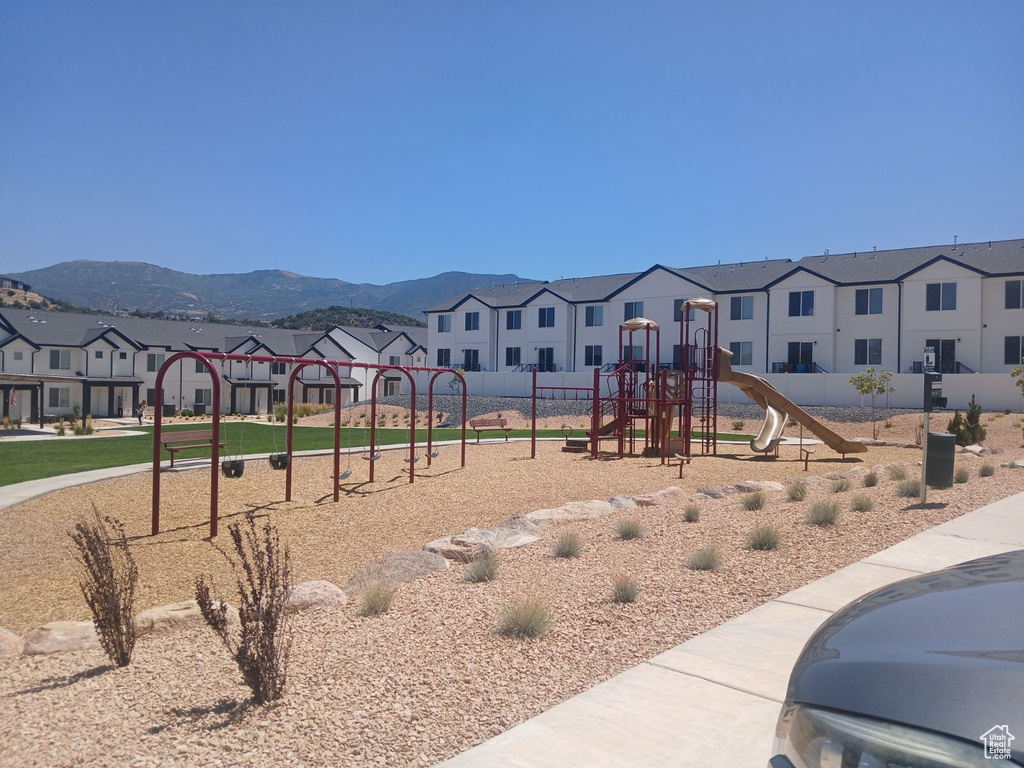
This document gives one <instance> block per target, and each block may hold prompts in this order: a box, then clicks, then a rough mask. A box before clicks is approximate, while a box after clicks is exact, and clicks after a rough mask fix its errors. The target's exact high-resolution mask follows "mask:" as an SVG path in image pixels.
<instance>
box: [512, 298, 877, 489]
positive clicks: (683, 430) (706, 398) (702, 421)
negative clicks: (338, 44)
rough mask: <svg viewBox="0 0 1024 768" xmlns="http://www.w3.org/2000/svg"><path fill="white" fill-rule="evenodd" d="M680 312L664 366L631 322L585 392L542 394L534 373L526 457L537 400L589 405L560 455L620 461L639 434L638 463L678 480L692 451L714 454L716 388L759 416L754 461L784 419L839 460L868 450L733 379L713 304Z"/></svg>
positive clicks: (640, 327)
mask: <svg viewBox="0 0 1024 768" xmlns="http://www.w3.org/2000/svg"><path fill="white" fill-rule="evenodd" d="M680 312H681V317H680V338H679V345H678V346H677V347H676V353H675V355H674V360H673V362H672V364H671V366H670V365H666V364H660V363H658V362H657V360H658V350H660V349H661V329H660V327H659V326H658V324H657V323H655V322H654V321H653V320H648V319H646V318H643V317H637V318H633V319H632V320H627V321H626V322H624V323H623V324H622V325H620V326H619V362H618V363H617V364H615V365H614V366H612V370H610V371H607V372H605V371H603V370H602V369H601V368H595V369H594V381H593V384H592V385H591V386H589V387H565V386H547V385H545V384H543V383H541V382H540V381H539V379H538V374H537V372H536V371H534V373H533V444H532V448H531V456H533V457H536V435H537V399H538V398H562V399H572V400H588V401H590V403H591V406H590V419H591V426H590V429H588V430H587V431H586V432H585V434H584V435H583V436H581V437H574V436H573V434H572V430H571V429H568V430H566V432H565V436H566V441H565V446H564V447H563V450H565V451H569V452H577V453H589V454H590V455H591V457H592V458H597V457H598V455H599V454H600V453H601V450H602V448H601V446H602V443H603V442H612V443H613V445H614V450H613V452H614V453H617V454H618V456H619V458H622V457H623V456H625V455H626V454H627V453H629V454H634V453H636V450H637V447H638V446H639V443H640V437H639V436H640V435H641V434H642V435H643V448H642V453H643V455H646V456H660V457H661V461H662V463H663V464H664V463H667V462H669V461H671V460H673V459H674V460H677V461H678V462H679V467H680V473H682V466H683V465H684V464H687V463H689V462H690V459H691V456H692V454H693V450H694V446H695V445H696V446H697V448H698V450H699V452H700V453H701V454H712V455H714V454H717V452H718V439H717V435H718V385H719V384H720V383H726V384H732V385H734V386H736V387H738V388H739V389H740V391H741V392H743V394H745V395H746V396H747V397H749V398H750V399H751V400H752V401H753V402H755V403H756V404H757V405H759V406H760V407H762V408H763V409H764V411H765V421H764V424H763V425H762V427H761V429H760V431H759V432H758V434H757V435H756V436H755V437H754V438H753V439H752V440H751V441H750V444H749V445H750V449H751V450H752V451H754V452H755V453H760V454H765V455H777V449H778V445H779V443H780V441H781V440H782V432H783V430H784V429H785V428H786V426H787V424H788V422H789V420H790V419H791V418H792V419H793V420H795V421H796V422H797V423H798V424H799V425H800V427H801V433H802V431H803V429H804V428H806V429H807V430H808V431H810V432H811V433H812V434H814V435H816V436H817V437H818V438H819V439H821V441H822V442H824V443H825V444H826V445H827V446H829V447H830V448H832V449H833V450H834V451H836V452H837V453H841V454H843V456H844V457H845V455H846V454H848V453H861V452H863V451H866V450H867V446H865V445H864V443H860V442H855V441H852V440H847V439H845V438H843V437H842V436H841V435H838V434H836V433H835V432H833V431H832V430H831V429H829V428H828V427H826V426H825V425H824V424H822V423H821V422H819V421H818V420H817V419H815V418H813V417H812V416H811V415H810V414H808V413H807V412H806V411H804V410H803V409H802V408H800V407H799V406H798V405H796V404H795V403H794V402H793V401H792V400H790V399H789V398H787V397H786V396H785V395H783V394H782V393H781V392H779V390H778V389H776V388H775V387H774V386H773V385H772V384H771V383H770V382H768V381H767V380H765V379H763V378H761V377H760V376H755V375H754V374H750V373H742V372H740V371H734V370H733V369H732V365H731V358H732V352H730V351H729V350H727V349H723V348H722V347H720V346H719V345H718V303H717V302H716V301H714V300H712V299H704V298H693V299H688V300H686V301H684V302H682V305H681V307H680ZM637 341H642V342H643V343H642V344H637V343H636V342H637ZM801 444H802V441H801Z"/></svg>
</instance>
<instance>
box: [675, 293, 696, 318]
mask: <svg viewBox="0 0 1024 768" xmlns="http://www.w3.org/2000/svg"><path fill="white" fill-rule="evenodd" d="M685 303H686V299H676V300H675V301H674V302H672V320H673V321H674V322H677V323H678V322H682V319H683V304H685ZM693 313H694V310H692V309H691V310H689V311H688V312H687V313H686V319H687V320H689V321H690V322H691V323H692V322H693V317H694V314H693Z"/></svg>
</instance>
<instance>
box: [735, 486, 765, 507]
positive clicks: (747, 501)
mask: <svg viewBox="0 0 1024 768" xmlns="http://www.w3.org/2000/svg"><path fill="white" fill-rule="evenodd" d="M766 501H767V497H766V496H765V495H764V492H763V491H754V492H753V493H745V494H743V496H741V497H740V506H742V507H743V508H744V509H745V510H747V512H754V511H756V510H758V509H764V505H765V502H766Z"/></svg>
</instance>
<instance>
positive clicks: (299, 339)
mask: <svg viewBox="0 0 1024 768" xmlns="http://www.w3.org/2000/svg"><path fill="white" fill-rule="evenodd" d="M425 340H426V329H424V328H405V327H399V326H386V325H379V326H377V327H376V328H345V327H341V326H335V327H333V328H331V329H329V330H327V331H324V332H309V331H292V330H284V329H278V328H248V327H246V326H240V325H228V324H220V323H201V322H194V321H175V320H150V319H143V318H136V317H116V318H115V317H109V316H105V315H92V314H78V313H70V312H46V311H42V310H24V309H8V308H0V398H2V409H0V414H2V415H3V416H7V417H9V418H10V419H11V420H15V421H26V422H27V421H42V420H44V419H45V418H46V417H47V416H49V417H57V416H62V415H66V414H68V413H70V412H71V410H72V409H73V407H74V406H75V405H78V406H79V408H80V409H81V412H82V413H83V414H87V415H93V416H98V417H102V416H117V415H120V414H123V415H126V416H131V415H132V414H133V413H134V411H135V409H136V408H137V407H138V405H139V403H140V402H141V401H143V400H145V401H146V402H147V403H149V404H150V405H152V404H153V403H154V401H155V396H156V391H155V386H156V376H157V372H158V371H159V370H160V367H161V366H162V365H163V364H164V361H165V360H166V359H167V358H168V357H170V356H171V355H173V354H175V353H176V352H181V351H186V350H192V351H197V352H204V351H205V352H227V353H234V354H243V355H254V356H259V355H277V356H286V357H305V358H317V359H328V360H340V361H346V362H357V363H372V364H380V363H384V364H388V363H392V362H393V361H395V360H398V361H399V362H397V363H394V364H399V365H417V364H422V362H423V361H424V360H426V350H425V348H424V347H423V343H424V342H425ZM416 361H419V362H416ZM215 365H216V366H217V368H218V370H219V372H220V377H219V384H218V385H219V386H220V388H221V410H222V411H223V412H225V413H236V412H241V413H266V412H269V411H271V410H272V409H273V406H274V404H276V403H283V402H285V401H286V398H287V390H286V388H287V384H288V377H289V374H290V372H291V371H290V366H289V365H288V364H286V363H260V362H249V361H236V360H232V361H218V362H215ZM339 373H340V374H341V383H342V398H343V402H353V401H356V400H359V399H360V392H361V391H362V392H365V391H366V390H365V387H366V386H368V384H369V382H370V381H372V373H371V374H370V375H369V376H368V375H367V372H366V371H365V370H362V369H358V368H354V369H351V372H349V371H347V370H345V369H341V370H340V371H339ZM389 381H390V380H382V381H381V382H380V384H379V390H378V391H379V394H384V393H386V392H388V391H392V390H394V391H400V390H399V388H398V387H396V386H394V385H392V384H391V383H389ZM213 386H214V385H213V382H212V381H211V380H210V376H209V373H208V372H206V370H205V367H204V366H203V365H202V364H201V363H199V362H197V361H193V360H183V361H182V362H181V363H180V364H178V365H176V366H173V367H172V368H171V369H169V371H168V373H167V375H166V376H165V378H164V387H163V389H164V391H163V398H162V399H163V403H164V407H165V408H166V409H168V411H174V412H177V411H180V410H183V409H186V408H187V409H189V410H192V411H193V412H195V413H197V414H198V413H208V412H209V409H210V408H211V406H212V403H213ZM296 387H297V389H296V400H297V401H299V402H307V403H317V404H331V403H333V399H334V378H333V376H332V375H331V373H330V372H329V371H328V370H327V369H326V368H325V367H324V366H320V365H313V366H309V367H307V368H305V369H304V370H303V371H302V372H301V373H300V374H299V378H298V380H297V382H296ZM402 391H404V390H402Z"/></svg>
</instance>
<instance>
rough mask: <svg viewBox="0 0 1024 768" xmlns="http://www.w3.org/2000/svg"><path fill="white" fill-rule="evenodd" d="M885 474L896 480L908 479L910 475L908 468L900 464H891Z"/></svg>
mask: <svg viewBox="0 0 1024 768" xmlns="http://www.w3.org/2000/svg"><path fill="white" fill-rule="evenodd" d="M885 474H887V475H888V476H889V479H890V480H895V481H896V482H900V481H902V480H906V479H907V477H908V475H907V470H906V468H904V467H902V466H900V465H899V464H893V465H891V466H890V467H889V468H888V469H887V470H885Z"/></svg>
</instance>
